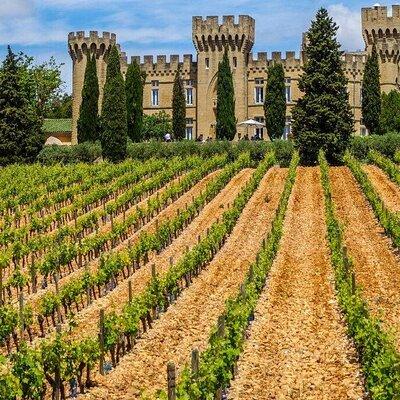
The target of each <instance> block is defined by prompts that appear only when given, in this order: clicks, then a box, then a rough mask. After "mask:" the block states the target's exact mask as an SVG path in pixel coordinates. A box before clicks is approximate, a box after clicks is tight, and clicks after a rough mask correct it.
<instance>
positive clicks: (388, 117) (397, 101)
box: [380, 90, 400, 133]
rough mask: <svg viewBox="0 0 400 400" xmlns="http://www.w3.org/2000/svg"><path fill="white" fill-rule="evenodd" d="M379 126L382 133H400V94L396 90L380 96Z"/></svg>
mask: <svg viewBox="0 0 400 400" xmlns="http://www.w3.org/2000/svg"><path fill="white" fill-rule="evenodd" d="M380 126H381V129H382V133H388V132H400V93H399V92H398V91H397V90H391V91H390V92H389V93H388V94H386V93H383V94H382V112H381V119H380Z"/></svg>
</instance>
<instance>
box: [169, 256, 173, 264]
mask: <svg viewBox="0 0 400 400" xmlns="http://www.w3.org/2000/svg"><path fill="white" fill-rule="evenodd" d="M169 265H170V266H171V267H172V266H173V265H174V257H173V256H171V257H170V258H169Z"/></svg>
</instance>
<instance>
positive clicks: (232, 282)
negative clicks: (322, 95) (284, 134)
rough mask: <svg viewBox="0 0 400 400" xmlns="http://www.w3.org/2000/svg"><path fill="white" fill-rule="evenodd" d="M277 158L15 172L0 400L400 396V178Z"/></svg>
mask: <svg viewBox="0 0 400 400" xmlns="http://www.w3.org/2000/svg"><path fill="white" fill-rule="evenodd" d="M364 156H365V157H366V158H365V159H364V160H363V162H361V161H360V160H359V159H358V158H356V157H355V156H354V155H352V154H350V153H346V156H345V165H344V166H338V167H330V166H328V163H327V161H326V159H325V155H324V154H323V153H322V152H320V154H319V165H317V166H315V167H302V166H300V165H299V155H298V154H297V153H296V152H292V157H291V161H290V164H289V165H285V166H283V165H282V163H281V162H280V159H279V157H277V156H276V154H275V153H274V151H273V150H270V149H268V151H267V152H266V153H265V154H264V155H263V157H261V158H260V157H259V156H257V157H256V156H255V154H251V153H250V152H248V151H243V152H237V153H235V154H228V153H220V154H213V155H210V156H208V157H201V156H199V155H187V156H170V157H165V158H161V157H157V158H150V159H148V160H146V161H139V160H136V159H133V160H127V161H124V162H122V163H120V164H111V163H107V162H103V163H100V164H73V165H67V166H61V165H54V166H42V165H29V166H25V165H19V166H17V165H13V166H9V167H6V168H3V169H1V170H0V181H1V182H2V185H1V187H0V192H1V195H0V400H19V399H23V400H42V399H55V400H66V399H75V398H78V399H82V400H84V399H86V400H94V399H102V400H117V399H126V400H128V399H129V400H131V399H140V400H147V399H168V400H176V399H181V400H195V399H198V400H209V399H210V400H213V399H217V400H222V399H231V400H255V399H260V400H261V399H263V400H264V399H271V400H272V399H315V400H317V399H318V400H324V399H329V400H332V399H333V400H335V399H337V400H343V399H354V400H358V399H373V400H389V399H400V318H399V315H400V291H399V288H400V259H399V248H400V217H399V212H400V167H399V166H398V164H397V163H396V161H393V160H390V159H389V158H387V157H385V156H384V155H382V154H381V153H379V152H377V151H376V150H371V151H369V152H368V155H367V156H366V155H365V154H364Z"/></svg>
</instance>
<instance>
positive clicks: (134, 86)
mask: <svg viewBox="0 0 400 400" xmlns="http://www.w3.org/2000/svg"><path fill="white" fill-rule="evenodd" d="M145 80H146V74H145V73H143V72H142V71H141V70H140V65H139V64H138V63H137V62H136V60H135V61H133V62H132V63H131V64H129V66H128V71H127V73H126V81H125V88H126V109H127V115H128V136H129V137H130V138H131V140H132V141H133V142H140V141H141V140H142V127H143V86H144V82H145Z"/></svg>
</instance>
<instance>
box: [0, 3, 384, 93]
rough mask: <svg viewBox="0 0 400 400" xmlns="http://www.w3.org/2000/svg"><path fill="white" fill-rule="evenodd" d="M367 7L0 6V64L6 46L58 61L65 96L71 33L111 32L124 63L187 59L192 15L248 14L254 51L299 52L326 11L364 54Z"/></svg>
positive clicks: (348, 44) (345, 41)
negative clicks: (313, 22) (317, 16)
mask: <svg viewBox="0 0 400 400" xmlns="http://www.w3.org/2000/svg"><path fill="white" fill-rule="evenodd" d="M381 4H382V5H386V3H381ZM372 5H373V2H372V1H371V4H369V3H366V1H365V0H364V1H346V2H338V1H335V0H333V1H312V0H279V1H278V0H262V1H260V0H218V1H216V2H214V1H209V0H208V1H204V0H196V1H188V0H186V1H185V0H152V1H149V0H140V1H139V0H0V59H1V60H2V59H4V56H5V52H6V48H7V45H8V44H9V45H11V47H12V49H13V50H14V51H23V52H24V53H25V54H28V55H31V56H34V57H35V60H36V61H37V62H38V63H40V62H43V61H46V60H48V59H49V58H50V57H51V56H54V57H55V59H56V61H57V62H58V63H63V66H62V78H63V80H64V82H65V84H64V90H65V91H66V92H67V93H69V92H71V79H72V77H71V74H72V64H71V59H70V57H69V55H68V52H67V35H68V32H72V31H80V30H85V31H87V32H88V31H90V30H97V31H99V32H102V31H110V32H114V33H116V34H117V41H118V42H119V43H120V44H121V46H122V49H123V50H124V51H126V52H127V55H128V58H129V59H130V56H133V55H140V56H143V55H157V54H166V55H169V54H190V53H194V52H195V50H194V47H193V43H192V37H191V35H192V27H191V25H192V16H194V15H200V16H204V17H205V16H207V15H219V16H222V15H240V14H248V15H251V16H252V17H253V18H254V19H255V20H256V39H255V44H254V47H253V53H257V52H259V51H267V52H268V53H271V52H272V51H282V52H285V51H296V52H298V51H299V49H300V45H301V35H302V32H304V31H306V30H307V28H308V26H309V24H310V21H311V19H312V18H313V16H314V15H315V13H316V11H317V10H318V8H320V7H326V8H327V9H328V10H329V12H330V14H331V16H332V17H333V18H334V19H335V21H336V22H337V23H338V25H339V33H338V37H339V40H340V42H341V43H342V47H343V49H344V50H360V49H363V48H364V44H363V41H362V37H361V7H369V6H372Z"/></svg>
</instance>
